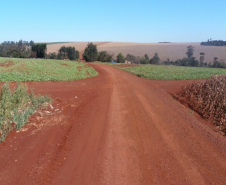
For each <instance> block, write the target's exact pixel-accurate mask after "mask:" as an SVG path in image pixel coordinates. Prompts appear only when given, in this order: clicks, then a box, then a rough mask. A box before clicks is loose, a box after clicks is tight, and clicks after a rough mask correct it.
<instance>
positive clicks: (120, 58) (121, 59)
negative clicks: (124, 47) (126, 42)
mask: <svg viewBox="0 0 226 185" xmlns="http://www.w3.org/2000/svg"><path fill="white" fill-rule="evenodd" d="M117 62H118V63H124V62H125V57H124V56H123V55H122V53H119V54H118V55H117Z"/></svg>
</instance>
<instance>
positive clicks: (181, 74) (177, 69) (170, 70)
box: [110, 64, 226, 80]
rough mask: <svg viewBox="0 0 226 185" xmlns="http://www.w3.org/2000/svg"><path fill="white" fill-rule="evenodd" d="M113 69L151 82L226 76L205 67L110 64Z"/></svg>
mask: <svg viewBox="0 0 226 185" xmlns="http://www.w3.org/2000/svg"><path fill="white" fill-rule="evenodd" d="M110 65H112V66H114V67H117V68H120V69H123V70H125V71H127V72H130V73H132V74H135V75H137V76H139V77H144V78H149V79H153V80H191V79H207V78H210V77H211V76H212V75H226V70H225V69H219V68H206V67H182V66H164V65H150V64H146V65H129V64H126V65H125V64H110Z"/></svg>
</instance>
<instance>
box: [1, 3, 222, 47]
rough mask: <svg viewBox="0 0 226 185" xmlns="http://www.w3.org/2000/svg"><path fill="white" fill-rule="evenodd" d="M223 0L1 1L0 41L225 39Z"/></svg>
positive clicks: (149, 41) (188, 40)
mask: <svg viewBox="0 0 226 185" xmlns="http://www.w3.org/2000/svg"><path fill="white" fill-rule="evenodd" d="M225 7H226V0H190V1H187V0H108V1H104V0H64V1H60V0H35V1H34V0H0V25H1V26H0V43H1V42H3V41H19V40H20V39H22V40H25V41H30V40H33V41H35V42H72V41H75V42H94V41H112V42H138V43H157V42H202V41H206V40H207V39H210V38H211V39H212V40H226V34H225V33H226V11H225Z"/></svg>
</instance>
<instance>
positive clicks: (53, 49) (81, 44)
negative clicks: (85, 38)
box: [47, 42, 107, 53]
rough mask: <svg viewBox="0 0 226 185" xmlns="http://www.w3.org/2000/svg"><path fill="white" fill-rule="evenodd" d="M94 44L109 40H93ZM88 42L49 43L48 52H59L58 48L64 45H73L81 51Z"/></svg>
mask: <svg viewBox="0 0 226 185" xmlns="http://www.w3.org/2000/svg"><path fill="white" fill-rule="evenodd" d="M93 43H94V44H96V45H97V46H99V45H102V44H105V43H107V42H93ZM87 44H88V42H69V43H57V44H54V43H51V44H49V45H47V53H49V52H51V53H53V52H56V53H57V52H58V50H59V49H60V48H61V47H62V46H66V47H69V46H72V47H75V49H76V50H78V51H79V52H81V51H83V50H85V48H86V46H87Z"/></svg>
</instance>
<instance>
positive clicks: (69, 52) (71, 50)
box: [58, 46, 79, 60]
mask: <svg viewBox="0 0 226 185" xmlns="http://www.w3.org/2000/svg"><path fill="white" fill-rule="evenodd" d="M58 57H59V59H62V60H63V59H69V60H77V59H78V58H79V51H78V50H75V47H71V46H69V47H65V46H62V47H61V48H60V49H59V51H58Z"/></svg>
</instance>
